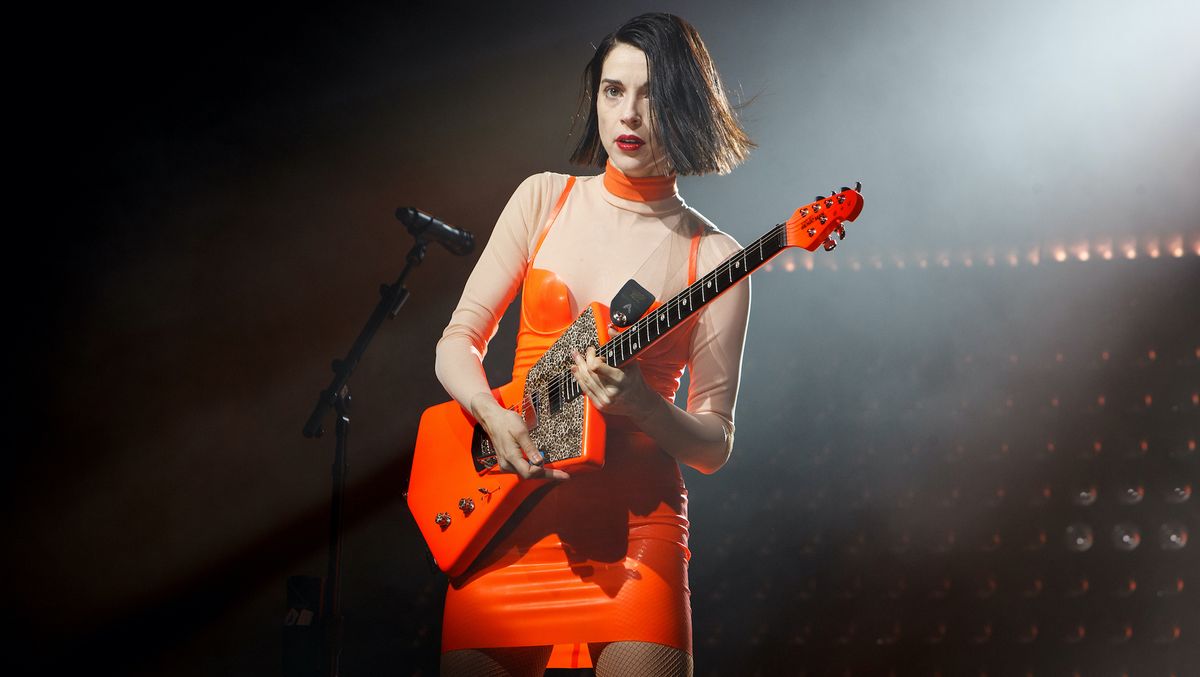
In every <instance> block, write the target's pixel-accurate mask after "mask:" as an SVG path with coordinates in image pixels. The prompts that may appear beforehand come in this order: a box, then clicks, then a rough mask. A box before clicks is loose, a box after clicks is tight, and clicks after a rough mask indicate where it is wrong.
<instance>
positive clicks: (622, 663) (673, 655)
mask: <svg viewBox="0 0 1200 677" xmlns="http://www.w3.org/2000/svg"><path fill="white" fill-rule="evenodd" d="M588 650H589V651H590V652H591V654H592V663H593V664H594V665H595V666H596V677H692V656H691V654H688V653H687V652H684V651H680V650H679V649H675V648H672V647H669V646H663V645H662V644H653V643H651V642H610V643H608V644H590V645H588ZM550 651H551V647H548V646H516V647H505V648H500V649H461V650H458V651H448V652H446V653H444V654H442V677H539V676H540V675H541V674H542V673H544V672H545V670H546V663H547V662H548V661H549V660H550Z"/></svg>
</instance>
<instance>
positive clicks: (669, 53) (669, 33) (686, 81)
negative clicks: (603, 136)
mask: <svg viewBox="0 0 1200 677" xmlns="http://www.w3.org/2000/svg"><path fill="white" fill-rule="evenodd" d="M617 43H623V44H626V45H630V46H632V47H637V48H638V49H640V50H642V52H644V53H645V54H646V61H647V64H648V67H649V70H650V73H649V79H650V117H651V121H650V123H651V124H652V125H654V127H653V128H654V133H655V135H656V136H657V137H658V138H659V139H662V142H663V144H664V146H665V147H666V155H667V160H668V162H670V164H671V170H672V171H674V172H675V173H676V174H681V175H696V174H712V173H717V174H727V173H729V172H730V171H732V170H733V168H734V167H736V166H737V165H739V164H741V162H742V161H743V160H745V159H746V156H747V155H749V154H750V149H751V148H754V142H753V141H751V140H750V137H749V136H748V135H747V134H746V130H744V129H742V126H741V125H740V124H739V123H738V121H737V118H736V117H735V116H734V112H733V107H732V106H730V105H729V99H728V98H727V97H726V96H725V90H724V89H723V88H722V87H721V78H720V76H718V75H717V68H716V66H715V65H714V64H713V62H712V57H710V56H709V55H708V49H707V48H706V47H705V46H704V41H703V40H701V39H700V34H699V33H697V32H696V29H695V28H692V25H691V24H689V23H688V22H686V21H684V20H683V19H680V18H679V17H677V16H674V15H671V14H663V13H652V14H643V15H641V16H638V17H634V18H632V19H630V20H629V21H627V22H625V24H624V25H623V26H621V27H620V28H618V29H617V30H615V31H613V32H612V33H609V34H608V35H607V36H605V38H604V39H603V40H601V41H600V45H599V46H598V47H596V54H595V55H594V56H593V57H592V60H591V61H589V62H588V65H587V67H586V68H584V70H583V92H582V93H581V95H580V98H579V108H580V110H582V109H583V107H584V106H587V108H588V117H587V123H586V124H585V126H584V132H583V136H582V137H581V138H580V139H579V145H578V146H576V148H575V152H574V153H572V154H571V162H574V163H576V164H580V165H588V166H595V167H603V166H604V164H605V162H607V161H608V153H607V152H606V151H605V150H604V145H603V144H602V143H601V142H600V132H599V129H598V121H597V118H596V95H597V92H598V91H599V88H600V72H601V69H602V68H603V66H604V59H605V58H607V57H608V53H609V51H611V50H612V48H613V45H616V44H617ZM576 119H577V120H578V118H576Z"/></svg>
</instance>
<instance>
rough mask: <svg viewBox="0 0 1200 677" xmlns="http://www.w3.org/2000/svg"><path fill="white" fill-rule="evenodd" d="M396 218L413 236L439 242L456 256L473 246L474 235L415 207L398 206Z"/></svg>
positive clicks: (462, 254) (463, 254) (461, 254)
mask: <svg viewBox="0 0 1200 677" xmlns="http://www.w3.org/2000/svg"><path fill="white" fill-rule="evenodd" d="M396 218H397V219H400V222H401V223H403V224H404V225H405V226H406V227H408V232H410V233H412V235H413V237H424V238H427V239H430V240H433V241H435V242H438V243H440V244H441V245H442V246H443V247H445V248H446V249H448V250H450V253H451V254H454V255H456V256H466V255H467V254H470V253H471V250H472V249H474V248H475V236H474V235H472V234H471V233H469V232H467V231H465V230H459V229H458V228H455V227H454V226H451V225H448V224H446V223H443V222H442V221H439V220H437V218H435V217H433V216H430V215H428V214H426V213H425V212H422V211H419V210H418V209H416V208H415V207H400V208H399V209H397V210H396Z"/></svg>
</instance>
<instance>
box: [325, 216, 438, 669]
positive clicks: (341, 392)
mask: <svg viewBox="0 0 1200 677" xmlns="http://www.w3.org/2000/svg"><path fill="white" fill-rule="evenodd" d="M428 244H429V243H428V240H426V239H425V237H424V236H423V235H421V234H417V235H416V242H415V243H414V244H413V247H412V249H410V250H409V252H408V256H407V263H406V264H405V266H404V270H402V271H400V277H399V278H397V279H396V281H395V282H394V283H393V284H390V285H386V284H385V285H380V287H379V295H380V299H379V304H378V305H377V306H375V310H374V311H373V312H372V313H371V317H369V318H368V319H367V323H366V325H365V326H364V327H363V329H362V331H361V332H359V334H358V338H357V339H355V340H354V345H353V346H351V347H350V351H349V352H348V353H346V356H345V357H344V358H342V359H340V360H339V359H335V360H334V361H333V381H332V382H330V384H329V387H327V388H325V389H324V390H322V391H321V394H320V395H319V396H318V397H317V404H316V406H315V407H314V408H313V411H312V413H311V414H310V415H309V417H308V421H307V422H306V423H305V424H304V436H305V437H308V438H318V437H321V435H323V434H324V432H325V429H324V427H323V426H322V424H321V421H322V420H324V418H325V416H326V414H328V413H329V410H330V409H335V410H336V411H337V424H336V426H335V436H336V444H335V445H334V457H333V468H332V475H333V495H332V500H331V502H330V512H329V566H328V567H327V569H326V572H325V584H324V585H323V586H322V590H321V606H320V613H319V614H318V619H319V620H318V624H319V627H320V629H321V631H322V651H321V672H320V673H319V674H323V675H326V676H327V677H337V675H338V660H339V658H340V656H341V652H342V615H341V575H342V572H341V561H342V499H343V496H344V495H345V491H346V468H347V467H348V464H347V461H346V456H347V446H348V442H349V438H350V386H349V381H350V375H351V374H352V373H354V368H355V367H356V366H358V361H359V360H360V359H362V356H363V353H364V352H366V350H367V346H368V345H369V344H370V343H371V339H372V338H374V337H375V332H376V331H378V330H379V327H380V325H382V324H383V321H384V320H386V319H387V318H388V317H395V316H396V315H397V314H399V312H400V308H401V307H403V306H404V302H405V301H407V300H408V289H406V288H405V287H404V279H405V278H406V277H408V273H409V271H410V270H412V269H413V268H414V267H416V266H418V265H420V264H421V261H422V260H423V259H424V258H425V250H426V247H427V246H428Z"/></svg>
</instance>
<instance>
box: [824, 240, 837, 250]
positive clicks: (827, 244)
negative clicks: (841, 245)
mask: <svg viewBox="0 0 1200 677" xmlns="http://www.w3.org/2000/svg"><path fill="white" fill-rule="evenodd" d="M836 246H837V242H835V241H834V239H833V238H832V237H827V238H825V251H832V250H833V248H834V247H836Z"/></svg>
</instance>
